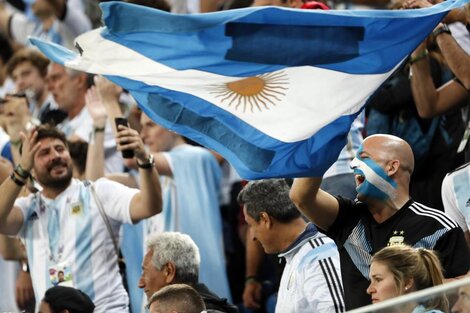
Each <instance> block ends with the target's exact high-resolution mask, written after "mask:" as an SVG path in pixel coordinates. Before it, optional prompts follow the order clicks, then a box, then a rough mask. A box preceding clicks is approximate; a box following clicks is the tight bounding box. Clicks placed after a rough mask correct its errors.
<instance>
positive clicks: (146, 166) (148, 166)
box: [137, 154, 155, 170]
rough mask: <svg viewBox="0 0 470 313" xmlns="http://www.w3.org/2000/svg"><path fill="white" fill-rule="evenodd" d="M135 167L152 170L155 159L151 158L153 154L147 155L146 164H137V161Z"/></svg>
mask: <svg viewBox="0 0 470 313" xmlns="http://www.w3.org/2000/svg"><path fill="white" fill-rule="evenodd" d="M137 166H138V167H139V168H142V169H144V170H149V169H151V168H153V167H154V166H155V159H154V157H153V154H149V156H148V158H147V162H145V163H142V164H141V163H139V161H137Z"/></svg>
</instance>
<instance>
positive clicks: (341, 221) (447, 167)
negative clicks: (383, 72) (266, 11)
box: [0, 0, 470, 313]
mask: <svg viewBox="0 0 470 313" xmlns="http://www.w3.org/2000/svg"><path fill="white" fill-rule="evenodd" d="M124 1H126V2H129V3H134V4H137V5H144V6H149V7H153V8H156V9H160V10H164V11H171V12H175V13H184V14H191V13H198V12H211V11H216V10H229V9H237V8H242V7H247V6H261V5H275V6H284V7H292V8H299V9H334V8H336V7H340V6H344V5H346V7H354V6H356V5H369V6H371V5H372V6H375V7H374V8H385V7H386V6H387V5H388V6H389V9H416V8H424V7H429V6H432V5H435V4H436V2H440V1H434V0H433V1H428V0H397V1H392V2H391V3H388V2H386V1H375V2H372V1H353V2H348V3H345V2H341V3H340V2H339V1H337V2H332V1H323V0H322V1H320V2H315V1H303V0H254V1H252V0H233V1H219V0H199V1H189V0H168V1H167V0H124ZM374 8H371V9H374ZM99 26H100V9H99V6H98V2H97V1H96V0H35V1H29V0H28V1H26V0H6V1H5V0H0V154H1V156H0V181H2V182H3V183H2V184H1V186H0V195H1V196H0V233H1V234H2V235H0V312H20V311H25V312H53V313H55V312H71V313H74V312H132V313H140V312H195V313H196V312H229V313H232V312H233V313H235V312H241V313H243V312H245V313H251V312H254V313H257V312H261V313H264V312H266V313H268V312H274V311H276V312H277V313H288V312H344V311H346V310H350V309H354V308H359V307H362V306H365V305H368V304H371V303H377V302H381V301H385V300H387V299H392V298H395V297H397V296H400V295H405V294H409V293H412V292H415V291H418V290H422V289H425V288H429V287H433V286H436V285H441V284H444V283H445V282H446V281H448V280H454V279H460V278H462V277H464V276H465V275H466V274H467V273H468V271H469V270H470V251H469V246H470V232H469V227H470V165H469V164H470V163H469V162H470V143H469V139H470V4H467V5H466V6H465V8H461V9H455V10H453V11H451V12H450V13H449V14H448V15H447V16H446V17H445V18H444V20H443V21H442V22H441V23H440V24H439V25H438V26H437V27H436V28H435V30H434V31H433V33H432V34H431V35H430V36H429V37H428V38H426V40H425V41H424V42H423V43H422V44H421V45H420V46H418V47H417V48H416V50H415V51H414V52H413V53H412V54H411V55H410V56H409V58H408V59H407V60H406V61H405V62H404V63H403V64H402V65H401V66H400V68H398V69H397V71H396V72H395V73H394V74H393V75H392V76H391V77H390V78H389V79H388V80H387V81H386V82H385V83H384V84H383V85H382V86H381V87H380V88H379V90H377V92H376V93H375V94H374V96H373V97H372V98H371V99H369V101H368V103H367V105H366V108H365V110H364V112H363V113H361V114H360V115H359V116H358V117H357V119H356V120H355V121H354V123H353V125H352V127H351V130H350V133H349V136H348V144H347V145H346V146H345V147H344V149H343V150H342V151H341V154H340V156H339V158H338V160H337V161H336V162H335V163H334V164H333V165H332V167H331V168H330V169H329V170H328V171H327V172H326V173H325V175H324V176H323V177H310V178H296V179H294V180H292V179H269V180H260V181H251V182H247V181H244V180H242V179H241V178H240V177H239V176H238V175H237V174H236V172H235V171H234V170H233V168H232V167H231V166H230V164H228V162H227V161H226V160H224V159H223V157H222V156H220V155H219V154H217V153H216V152H214V151H210V150H208V149H205V148H204V147H201V146H199V145H197V144H196V143H194V142H192V141H190V140H188V139H186V138H184V137H182V136H180V135H179V134H176V133H174V132H171V131H169V130H166V129H165V128H163V127H161V126H160V125H157V124H156V123H154V122H153V121H152V120H151V118H150V117H149V116H147V115H146V114H145V113H143V112H142V111H140V109H139V108H138V106H137V104H136V102H135V101H134V99H133V98H132V97H131V96H130V95H129V94H128V93H127V92H126V91H125V90H122V88H120V87H119V86H117V85H115V84H113V83H111V82H110V81H108V80H106V79H105V78H103V77H99V76H95V77H93V76H91V75H88V74H85V73H82V72H77V71H74V70H70V69H68V68H65V67H63V66H62V65H59V64H55V63H51V62H50V61H49V60H48V59H47V58H46V57H45V56H43V55H42V54H41V53H40V52H39V51H38V50H36V49H35V48H32V47H30V46H28V36H30V35H33V36H37V37H40V38H43V39H46V40H49V41H52V42H55V43H58V44H61V45H64V46H66V47H68V48H71V49H73V46H74V43H73V40H74V38H75V37H76V36H78V35H80V34H81V33H84V32H86V31H89V30H91V29H93V28H96V27H99ZM122 117H124V118H125V120H121V123H120V124H119V123H115V119H116V118H122ZM467 290H468V287H462V288H461V289H460V291H459V297H458V298H446V297H445V296H442V297H435V298H433V299H431V300H429V301H423V302H414V303H409V304H408V306H407V307H406V308H405V309H404V311H403V312H410V313H411V312H413V313H419V312H470V303H467V302H468V295H467Z"/></svg>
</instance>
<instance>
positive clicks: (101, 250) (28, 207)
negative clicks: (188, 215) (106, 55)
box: [0, 126, 162, 313]
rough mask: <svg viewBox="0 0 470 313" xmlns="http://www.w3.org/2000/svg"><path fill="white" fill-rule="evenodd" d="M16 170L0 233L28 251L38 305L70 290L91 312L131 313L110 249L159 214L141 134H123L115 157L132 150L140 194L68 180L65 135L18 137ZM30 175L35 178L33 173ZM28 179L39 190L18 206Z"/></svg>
mask: <svg viewBox="0 0 470 313" xmlns="http://www.w3.org/2000/svg"><path fill="white" fill-rule="evenodd" d="M22 140H23V148H22V155H21V160H20V162H19V164H18V165H17V166H16V167H15V169H14V171H13V172H12V173H11V175H10V176H9V177H8V178H7V179H5V181H4V182H3V184H2V185H1V186H0V194H1V195H2V196H1V197H0V233H3V234H6V235H11V236H12V235H14V236H18V237H20V238H21V239H22V240H23V242H24V243H25V247H26V253H27V256H28V260H29V265H30V267H31V277H32V281H33V287H34V291H35V295H36V299H42V298H43V296H44V294H45V292H46V290H47V289H48V288H49V287H51V286H53V285H59V274H58V273H59V272H60V271H63V272H64V276H63V280H64V282H61V283H60V284H61V285H68V286H74V287H76V288H79V289H81V290H82V291H83V292H85V293H86V294H87V295H88V296H89V297H90V298H91V299H92V300H93V302H94V303H95V305H96V308H95V312H96V313H99V312H128V296H127V294H126V291H125V289H124V286H123V284H122V279H121V276H120V274H119V268H118V263H117V258H118V255H117V253H116V251H115V248H114V243H115V242H116V241H117V234H118V233H119V228H120V226H121V224H123V223H129V224H130V223H137V222H139V221H140V220H142V219H144V218H148V217H150V216H153V215H155V214H157V213H159V212H160V211H161V208H162V198H161V188H160V183H159V179H158V174H157V171H156V170H155V166H154V163H153V162H152V161H153V160H152V158H150V157H149V155H148V154H147V152H145V149H144V145H143V143H142V140H141V139H140V137H139V134H138V133H137V132H136V131H134V130H132V129H129V128H127V127H124V126H120V128H119V132H118V135H117V139H116V140H117V142H118V149H121V150H123V149H130V148H132V149H133V150H134V154H135V157H136V159H137V163H138V165H139V174H140V191H139V190H137V189H131V188H127V187H125V186H123V185H121V184H118V183H115V182H111V181H109V180H107V179H100V180H98V181H96V182H95V183H93V184H89V183H86V182H82V181H79V180H77V179H72V161H71V158H70V154H69V150H68V147H67V143H66V139H65V136H64V134H63V133H61V132H59V131H58V130H57V129H55V128H53V127H51V126H41V127H38V128H37V129H36V130H34V131H33V132H32V133H31V134H30V135H28V136H25V135H22ZM31 171H32V172H31ZM31 176H33V177H34V179H35V180H36V181H37V182H38V183H39V184H40V186H41V187H42V190H41V191H40V192H37V193H35V194H30V195H29V196H27V197H21V198H18V199H16V198H17V196H18V194H19V193H20V191H21V189H22V187H23V186H24V185H25V184H26V180H27V179H28V178H29V177H31Z"/></svg>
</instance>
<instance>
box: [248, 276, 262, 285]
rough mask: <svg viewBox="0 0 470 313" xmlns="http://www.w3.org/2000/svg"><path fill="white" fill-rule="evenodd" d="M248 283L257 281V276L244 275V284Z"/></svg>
mask: <svg viewBox="0 0 470 313" xmlns="http://www.w3.org/2000/svg"><path fill="white" fill-rule="evenodd" d="M250 283H259V280H258V277H257V276H247V277H245V285H247V284H250Z"/></svg>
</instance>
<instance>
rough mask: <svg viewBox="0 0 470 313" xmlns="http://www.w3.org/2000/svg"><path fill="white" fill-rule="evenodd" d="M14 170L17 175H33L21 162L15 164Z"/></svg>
mask: <svg viewBox="0 0 470 313" xmlns="http://www.w3.org/2000/svg"><path fill="white" fill-rule="evenodd" d="M13 171H14V172H15V173H16V175H18V176H19V177H21V178H23V179H28V178H29V177H30V176H31V173H30V172H29V171H27V170H25V169H24V168H23V167H21V165H20V164H19V163H18V164H17V165H16V166H15V168H14V170H13Z"/></svg>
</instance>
